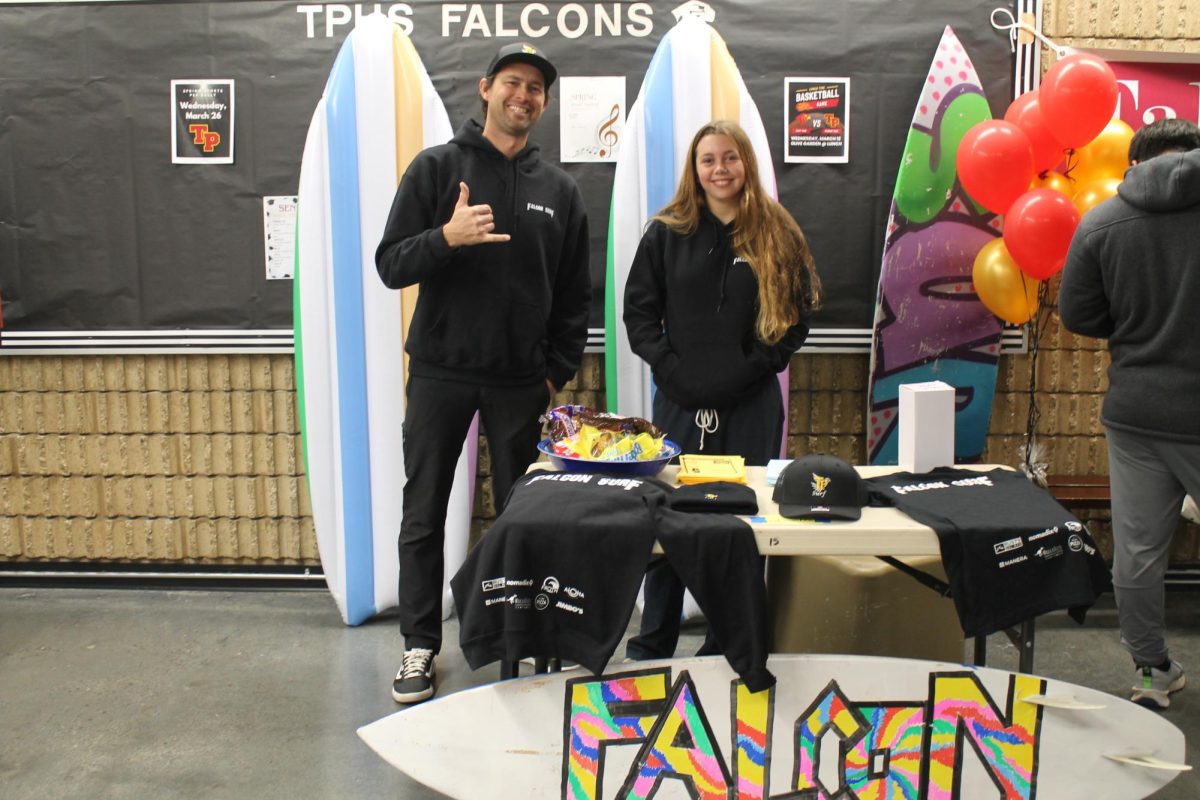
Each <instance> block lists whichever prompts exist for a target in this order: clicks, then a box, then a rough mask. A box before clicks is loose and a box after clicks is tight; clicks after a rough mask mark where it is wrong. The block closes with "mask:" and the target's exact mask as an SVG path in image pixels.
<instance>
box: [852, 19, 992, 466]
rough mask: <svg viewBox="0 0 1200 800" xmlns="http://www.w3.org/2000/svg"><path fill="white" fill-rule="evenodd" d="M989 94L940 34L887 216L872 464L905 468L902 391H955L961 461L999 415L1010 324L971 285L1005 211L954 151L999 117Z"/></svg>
mask: <svg viewBox="0 0 1200 800" xmlns="http://www.w3.org/2000/svg"><path fill="white" fill-rule="evenodd" d="M991 116H992V115H991V111H990V110H989V108H988V103H987V97H986V96H985V95H984V93H983V88H982V86H981V85H980V83H979V78H978V76H977V75H976V73H975V69H974V67H973V66H972V65H971V60H970V58H969V56H968V55H967V53H966V51H965V50H963V47H962V45H961V44H960V43H959V41H958V37H957V36H955V35H954V31H953V30H951V29H950V28H949V27H947V28H946V29H945V31H944V32H943V33H942V39H941V41H940V42H939V43H938V47H937V52H936V54H935V55H934V58H933V64H932V65H931V66H930V68H929V75H928V76H927V77H926V79H925V83H924V87H923V89H922V92H921V96H920V99H919V100H918V101H917V108H916V111H915V112H914V113H913V119H912V124H911V126H910V128H909V131H908V139H907V141H906V143H905V145H904V153H903V155H902V156H901V159H900V169H899V172H898V173H897V176H896V189H895V193H894V195H893V198H892V205H891V210H890V212H889V214H888V221H887V233H886V236H885V239H884V245H883V265H882V267H881V269H880V273H879V291H878V293H877V295H876V304H875V320H874V333H873V336H872V343H871V366H870V384H869V388H868V401H867V421H868V425H867V460H868V463H871V464H895V463H896V462H897V458H898V449H899V447H898V439H899V432H898V428H897V419H896V411H897V408H898V406H899V397H900V385H901V384H904V383H921V382H924V381H933V380H941V381H945V382H946V383H948V384H950V385H951V386H953V387H954V389H955V413H954V444H955V447H954V451H955V452H954V455H955V461H956V462H959V463H970V462H976V461H979V460H980V457H981V455H982V453H983V446H984V441H985V438H986V436H987V429H988V421H989V420H990V419H991V412H992V397H993V394H994V393H995V388H996V368H997V362H998V360H999V357H1000V335H1001V333H1002V332H1003V323H1001V321H1000V320H999V319H998V318H997V317H996V316H995V315H993V314H992V313H991V312H990V311H988V310H987V308H986V307H984V305H983V303H982V302H981V301H980V300H979V298H978V296H977V295H976V294H975V291H974V288H973V286H972V283H971V268H972V266H973V265H974V262H975V256H976V255H977V254H978V253H979V250H980V249H981V248H982V247H983V246H984V245H985V244H987V243H988V242H989V241H991V240H992V239H994V238H995V237H997V236H999V235H1000V223H1001V219H1000V217H999V216H997V215H995V214H992V213H991V212H989V211H987V210H986V209H984V208H982V207H980V206H978V205H976V204H975V202H974V201H973V200H971V199H970V198H969V197H968V196H967V194H966V192H964V191H963V189H962V186H961V185H960V184H959V182H958V177H957V169H956V167H955V154H956V153H957V152H958V143H959V141H961V139H962V137H963V135H964V134H965V133H966V132H967V130H968V129H969V128H971V126H973V125H975V124H976V123H978V122H982V121H984V120H988V119H991Z"/></svg>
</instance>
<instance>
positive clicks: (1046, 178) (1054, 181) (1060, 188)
mask: <svg viewBox="0 0 1200 800" xmlns="http://www.w3.org/2000/svg"><path fill="white" fill-rule="evenodd" d="M1029 188H1030V189H1050V190H1051V191H1055V192H1058V193H1059V194H1064V195H1066V196H1067V197H1073V196H1074V195H1075V184H1074V182H1073V181H1072V180H1071V179H1070V178H1068V177H1067V176H1066V175H1063V174H1062V173H1061V172H1054V171H1053V170H1051V171H1047V172H1043V173H1042V174H1041V175H1038V176H1036V177H1034V179H1033V183H1031V184H1029Z"/></svg>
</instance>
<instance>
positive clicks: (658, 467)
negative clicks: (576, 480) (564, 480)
mask: <svg viewBox="0 0 1200 800" xmlns="http://www.w3.org/2000/svg"><path fill="white" fill-rule="evenodd" d="M538 450H540V451H542V452H543V453H545V454H546V457H547V458H548V459H550V463H551V464H553V465H554V466H556V467H558V468H559V469H561V470H562V471H563V472H603V473H604V474H606V475H624V476H626V477H632V476H637V477H642V478H652V477H654V476H655V475H657V474H658V473H660V472H662V469H663V467H665V466H666V465H667V462H668V461H670V460H671V459H672V458H675V456H677V455H679V453H680V447H679V445H677V444H675V443H674V442H672V441H671V440H670V439H663V447H662V451H661V452H659V454H658V456H657V457H655V458H647V459H645V460H642V461H601V460H599V459H595V458H575V457H574V456H561V455H559V454H558V453H556V452H554V448H553V447H552V445H551V443H550V440H549V439H543V440H542V441H540V442H538Z"/></svg>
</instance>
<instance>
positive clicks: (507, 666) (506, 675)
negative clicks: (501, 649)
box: [500, 661, 521, 681]
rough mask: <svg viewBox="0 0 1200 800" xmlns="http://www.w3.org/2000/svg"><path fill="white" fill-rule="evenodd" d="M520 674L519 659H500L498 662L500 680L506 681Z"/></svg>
mask: <svg viewBox="0 0 1200 800" xmlns="http://www.w3.org/2000/svg"><path fill="white" fill-rule="evenodd" d="M520 674H521V662H520V661H501V662H500V680H502V681H507V680H510V679H511V678H515V677H517V676H518V675H520Z"/></svg>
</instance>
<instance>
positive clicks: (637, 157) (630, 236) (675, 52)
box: [604, 15, 787, 445]
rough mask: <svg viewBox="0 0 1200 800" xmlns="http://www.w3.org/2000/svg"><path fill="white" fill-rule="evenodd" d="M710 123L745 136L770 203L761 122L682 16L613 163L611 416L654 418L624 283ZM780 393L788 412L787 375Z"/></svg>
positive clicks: (650, 71) (701, 34)
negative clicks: (632, 343) (628, 323)
mask: <svg viewBox="0 0 1200 800" xmlns="http://www.w3.org/2000/svg"><path fill="white" fill-rule="evenodd" d="M714 119H729V120H734V121H736V122H738V123H739V124H740V125H741V126H742V128H743V129H744V130H745V131H746V134H747V135H748V136H749V137H750V142H751V144H752V145H753V147H754V153H755V156H756V157H757V159H758V167H759V174H760V180H761V181H762V185H763V189H764V190H765V191H766V192H767V194H768V195H770V196H771V197H776V196H777V194H778V192H777V189H776V184H775V166H774V162H773V161H772V159H771V149H770V147H769V145H768V143H767V135H766V131H765V130H764V128H763V123H762V115H760V114H759V112H758V107H757V106H756V105H755V104H754V100H753V98H751V96H750V93H749V91H748V90H747V89H746V84H745V82H744V81H743V80H742V76H741V74H740V73H739V72H738V68H737V64H735V63H734V61H733V57H732V56H731V55H730V54H729V48H728V47H727V46H726V45H725V41H724V40H723V39H722V38H721V35H720V34H719V33H717V31H716V30H715V29H714V28H713V27H711V26H710V25H709V24H708V23H707V22H705V21H704V20H703V19H700V18H699V17H696V16H691V15H687V16H684V17H683V18H682V19H681V20H680V21H679V22H678V23H677V24H676V25H675V26H674V27H673V28H671V30H670V31H668V32H667V35H666V36H664V37H663V39H662V41H661V42H659V44H658V48H657V49H656V50H655V51H654V56H653V58H652V59H651V60H650V66H649V67H648V68H647V70H646V76H645V78H644V79H643V80H642V86H641V89H640V91H639V92H638V96H637V99H636V100H635V101H634V103H633V105H632V106H631V107H630V109H629V116H628V118H627V119H626V121H625V128H624V134H623V136H624V138H623V141H622V143H621V150H620V152H619V154H618V155H617V166H616V173H615V175H614V178H613V194H612V205H611V208H610V211H609V215H610V216H609V225H608V262H607V278H606V280H605V298H604V313H605V319H604V341H605V344H604V348H605V365H606V366H605V368H606V370H607V372H606V386H607V391H608V410H609V411H612V412H615V413H619V414H624V415H626V416H637V417H645V418H647V419H649V418H650V416H651V408H652V403H651V400H652V397H653V394H652V392H653V379H652V378H651V375H650V368H649V366H648V365H647V364H646V363H645V362H644V361H642V360H641V359H640V358H639V357H638V356H636V355H635V354H634V353H633V351H632V350H630V349H629V337H628V336H627V335H626V333H625V323H624V322H623V321H622V311H623V307H624V299H625V283H626V280H627V278H628V276H629V268H630V265H632V263H633V256H634V253H635V252H637V246H638V242H639V241H641V238H642V232H643V231H644V230H645V229H646V223H647V221H649V219H650V217H652V216H654V215H655V214H657V213H658V212H659V210H660V209H662V207H663V206H665V205H666V204H667V203H668V202H670V200H671V198H672V197H673V196H674V195H675V189H676V187H677V186H678V185H679V178H680V176H681V175H682V173H683V169H684V167H685V165H684V163H683V162H684V159H685V158H686V156H687V148H688V145H689V144H690V143H691V140H692V136H694V135H695V133H696V131H697V130H699V129H700V127H701V126H702V125H704V124H705V123H707V122H710V121H711V120H714ZM780 387H781V391H782V392H783V401H784V408H786V407H787V391H786V389H787V374H786V372H785V373H783V374H782V375H781V383H780ZM785 421H786V414H785ZM785 424H786V422H785ZM784 439H785V441H786V431H785V437H784ZM781 445H782V443H781Z"/></svg>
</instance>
